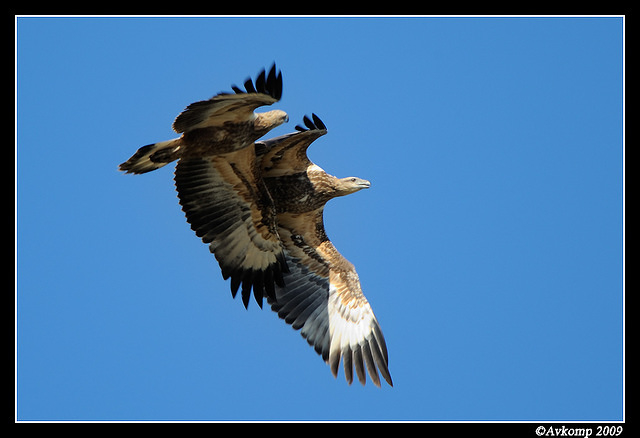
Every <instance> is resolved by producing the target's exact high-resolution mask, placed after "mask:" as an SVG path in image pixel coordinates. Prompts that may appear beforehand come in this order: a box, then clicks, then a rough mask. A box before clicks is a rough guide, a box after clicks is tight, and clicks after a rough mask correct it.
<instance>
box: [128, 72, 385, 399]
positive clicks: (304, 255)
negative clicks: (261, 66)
mask: <svg viewBox="0 0 640 438" xmlns="http://www.w3.org/2000/svg"><path fill="white" fill-rule="evenodd" d="M244 85H245V90H241V89H239V88H238V87H235V86H234V87H233V90H234V91H235V93H236V94H227V93H220V94H218V95H216V96H214V97H212V98H211V99H209V100H206V101H202V102H195V103H192V104H190V105H189V106H187V108H186V109H185V110H184V111H183V112H182V113H181V114H180V115H179V116H178V117H177V118H176V120H175V122H174V124H173V126H174V130H176V131H177V132H179V133H182V136H181V137H180V138H178V139H175V140H169V141H165V142H161V143H155V144H152V145H148V146H144V147H142V148H140V149H139V150H138V151H137V152H136V153H135V154H134V155H133V156H132V157H131V158H130V159H129V160H127V161H126V162H125V163H123V164H121V165H120V169H121V170H123V171H125V172H127V173H145V172H148V171H151V170H155V169H158V168H160V167H162V166H164V165H166V164H168V163H170V162H172V161H174V160H178V164H177V166H176V171H175V183H176V188H177V191H178V198H179V200H180V204H181V205H182V209H183V211H184V212H185V215H186V217H187V221H188V222H189V223H190V224H191V227H192V229H193V230H194V231H195V232H196V235H198V236H199V237H201V238H202V240H203V241H204V242H205V243H208V244H209V248H210V250H211V252H213V254H214V255H215V257H216V259H217V260H218V262H219V264H220V267H221V270H222V275H223V277H224V278H225V279H227V278H230V279H231V292H232V295H233V296H234V297H235V296H236V294H237V292H238V290H240V289H241V291H242V292H241V295H242V301H243V303H244V306H245V307H247V306H248V304H249V299H250V296H251V290H253V295H254V298H255V300H256V301H257V302H258V304H259V305H260V307H262V301H263V297H264V296H265V295H266V297H267V302H268V303H269V304H270V305H271V308H272V309H273V310H274V311H276V312H277V313H278V315H279V316H280V317H281V318H283V319H284V320H285V321H286V322H287V323H288V324H291V325H292V327H293V328H294V329H296V330H300V333H301V334H302V336H303V337H304V338H305V339H306V340H307V341H308V342H309V344H310V345H312V346H313V347H314V348H315V350H316V352H317V353H318V354H320V355H321V356H322V358H323V359H324V360H325V361H326V362H327V363H328V364H329V365H330V368H331V371H332V373H333V375H334V376H337V373H338V369H339V365H340V362H341V361H342V362H343V367H344V372H345V377H346V379H347V381H348V382H349V384H351V382H352V381H353V369H354V368H355V371H356V375H357V377H358V380H359V381H360V382H361V383H362V384H365V382H366V372H368V374H369V376H370V378H371V380H372V381H373V383H374V384H375V385H377V386H380V377H379V375H382V377H383V378H384V379H385V380H386V381H387V382H388V383H389V385H393V384H392V380H391V376H390V374H389V369H388V355H387V348H386V344H385V340H384V337H383V335H382V331H381V330H380V326H379V324H378V321H377V319H376V317H375V316H374V314H373V311H372V309H371V306H370V305H369V303H368V301H367V299H366V298H365V297H364V295H363V293H362V290H361V286H360V281H359V279H358V275H357V273H356V271H355V268H354V266H353V265H352V264H351V263H350V262H349V261H347V260H346V259H345V258H344V257H343V256H342V255H341V254H340V253H339V252H338V251H337V250H336V248H335V247H334V246H333V244H332V243H331V241H330V240H329V238H328V237H327V235H326V233H325V229H324V222H323V211H324V206H325V205H326V203H327V202H328V201H329V200H330V199H333V198H335V197H339V196H344V195H348V194H351V193H355V192H357V191H359V190H361V189H364V188H368V187H369V186H370V183H369V182H368V181H366V180H363V179H360V178H356V177H348V178H336V177H334V176H332V175H329V174H327V173H326V172H325V171H324V170H322V169H321V168H320V167H319V166H317V165H316V164H314V163H312V162H311V161H310V160H309V158H308V156H307V153H306V151H307V148H308V147H309V146H310V145H311V143H313V142H314V141H315V140H316V139H317V138H319V137H320V136H322V135H324V134H326V132H327V130H326V126H325V125H324V123H323V122H322V121H321V120H320V119H319V118H318V117H317V116H316V115H315V114H313V115H312V118H311V119H310V118H308V117H306V116H305V117H304V119H303V120H304V125H305V126H304V127H303V126H300V125H298V126H296V128H297V130H298V132H294V133H290V134H286V135H283V136H280V137H276V138H272V139H269V140H264V141H257V140H258V139H259V138H260V137H262V136H263V135H264V134H266V133H267V132H268V131H269V130H271V129H273V128H274V127H276V126H278V125H280V124H282V123H283V122H285V121H287V115H286V113H284V112H283V111H279V110H274V111H269V112H266V113H260V114H256V113H254V110H255V109H256V108H258V107H259V106H262V105H271V104H273V103H275V102H277V101H279V100H280V97H281V95H282V76H281V74H280V73H277V74H276V71H275V66H274V67H272V68H271V70H270V71H269V73H268V74H266V73H265V71H264V70H263V71H262V72H261V73H260V74H259V75H258V77H257V79H256V81H255V85H254V84H253V82H252V81H251V80H250V79H248V80H247V81H246V82H245V84H244ZM365 370H366V372H365Z"/></svg>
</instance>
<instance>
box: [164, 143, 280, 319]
mask: <svg viewBox="0 0 640 438" xmlns="http://www.w3.org/2000/svg"><path fill="white" fill-rule="evenodd" d="M175 183H176V188H177V191H178V198H179V200H180V204H181V205H182V210H183V211H184V213H185V215H186V217H187V221H188V222H189V223H190V224H191V228H192V229H193V230H194V231H195V232H196V235H198V236H199V237H201V238H202V241H203V242H205V243H208V244H209V249H210V250H211V252H212V253H213V254H214V255H215V257H216V259H217V260H218V263H219V264H220V268H221V270H222V275H223V278H224V279H227V278H231V292H232V294H233V296H234V297H235V295H236V293H237V291H238V289H239V288H240V286H242V301H243V303H244V305H245V307H247V306H248V304H249V298H250V295H251V289H253V292H254V296H255V299H256V301H257V302H258V304H259V305H260V307H262V298H263V295H264V292H266V294H267V295H268V296H270V297H275V295H274V293H275V292H274V287H275V285H276V284H277V285H280V286H282V285H283V284H284V283H283V279H282V274H283V273H284V272H287V270H288V268H287V264H286V261H285V258H284V251H283V247H282V244H281V242H280V239H279V236H278V230H277V226H276V212H275V208H274V205H273V201H272V199H271V196H270V195H269V192H268V190H267V188H266V186H265V184H264V181H263V180H262V177H261V176H260V174H259V170H258V168H257V166H256V156H255V150H254V148H251V147H249V148H244V149H241V150H238V151H235V152H231V153H227V154H220V155H215V156H210V157H204V158H193V159H182V160H180V161H179V162H178V165H177V166H176V173H175Z"/></svg>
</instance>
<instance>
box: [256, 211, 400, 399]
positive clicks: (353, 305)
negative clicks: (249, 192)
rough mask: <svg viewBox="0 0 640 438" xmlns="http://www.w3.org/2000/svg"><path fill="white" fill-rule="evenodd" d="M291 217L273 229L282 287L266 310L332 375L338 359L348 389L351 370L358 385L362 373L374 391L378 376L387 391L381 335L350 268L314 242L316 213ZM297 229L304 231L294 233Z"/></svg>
mask: <svg viewBox="0 0 640 438" xmlns="http://www.w3.org/2000/svg"><path fill="white" fill-rule="evenodd" d="M292 216H293V215H292ZM292 216H291V217H289V218H288V219H289V220H283V222H285V224H281V226H280V228H279V232H280V237H281V239H282V241H283V242H284V244H285V247H286V248H287V264H288V266H289V272H288V273H285V274H284V276H283V277H284V282H285V286H284V287H276V300H275V301H273V300H272V299H269V303H270V304H271V308H272V310H274V311H275V312H277V313H278V316H280V317H281V318H283V319H284V320H285V321H286V322H287V323H288V324H291V326H292V327H293V328H294V329H296V330H300V334H301V335H302V336H303V337H304V338H305V339H306V340H307V342H308V343H309V344H310V345H311V346H313V347H314V349H315V351H316V352H317V353H318V354H320V355H321V356H322V358H323V359H324V360H325V361H326V362H327V363H328V364H329V366H330V367H331V372H332V373H333V375H334V376H337V374H338V369H339V365H340V361H341V360H342V362H343V368H344V374H345V378H346V380H347V382H349V384H351V382H352V381H353V369H354V368H355V371H356V375H357V377H358V380H359V381H360V382H361V383H362V384H364V383H365V382H366V375H365V369H366V370H367V372H368V374H369V377H370V378H371V380H372V381H373V383H374V384H375V385H376V386H380V377H379V374H381V375H382V377H383V378H384V379H385V380H386V381H387V382H388V383H389V385H392V386H393V383H392V380H391V375H390V374H389V368H388V363H389V358H388V354H387V346H386V343H385V340H384V336H383V334H382V331H381V329H380V325H379V324H378V320H377V319H376V317H375V315H374V313H373V310H372V309H371V306H370V305H369V302H368V301H367V299H366V298H365V296H364V295H363V293H362V289H361V287H360V280H359V279H358V275H357V273H356V271H355V268H354V267H353V265H352V264H351V263H349V262H348V261H347V260H346V259H345V258H344V257H343V256H342V255H341V254H340V253H339V252H338V251H337V250H336V249H335V247H334V246H333V245H332V244H331V242H330V241H329V240H325V241H323V242H319V241H316V231H315V230H316V229H320V228H322V226H323V225H322V223H321V221H322V215H321V214H320V215H317V214H316V213H313V214H305V215H298V216H297V218H293V217H292ZM314 218H315V221H314ZM318 221H320V223H318ZM296 223H297V224H296ZM300 230H307V231H304V232H303V234H296V232H298V231H300ZM322 234H324V232H322Z"/></svg>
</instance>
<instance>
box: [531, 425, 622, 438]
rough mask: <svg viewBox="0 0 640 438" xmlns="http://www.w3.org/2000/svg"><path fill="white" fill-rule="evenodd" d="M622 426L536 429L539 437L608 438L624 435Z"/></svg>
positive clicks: (542, 427) (554, 426)
mask: <svg viewBox="0 0 640 438" xmlns="http://www.w3.org/2000/svg"><path fill="white" fill-rule="evenodd" d="M622 431H623V428H622V426H596V427H595V428H592V427H567V426H564V425H563V426H560V425H557V426H556V425H552V426H538V427H537V428H536V435H537V436H553V437H556V436H561V437H562V436H570V437H590V436H595V437H608V436H613V437H616V436H620V435H622Z"/></svg>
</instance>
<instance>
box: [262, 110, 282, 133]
mask: <svg viewBox="0 0 640 438" xmlns="http://www.w3.org/2000/svg"><path fill="white" fill-rule="evenodd" d="M288 121H289V116H288V115H287V113H285V112H284V111H281V110H273V111H267V112H266V113H260V114H256V119H255V128H256V131H264V132H265V133H267V132H268V131H271V130H272V129H273V128H275V127H277V126H280V125H282V124H283V123H286V122H288Z"/></svg>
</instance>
